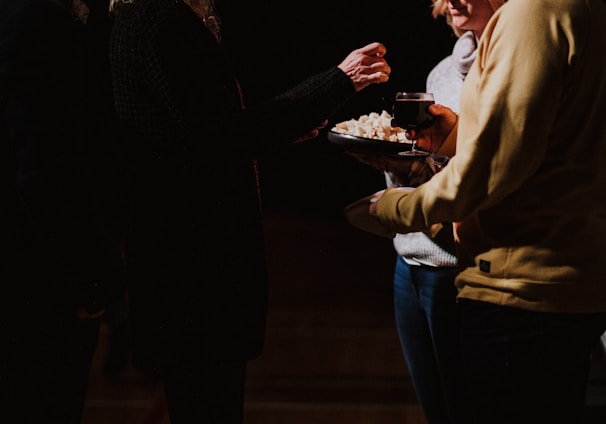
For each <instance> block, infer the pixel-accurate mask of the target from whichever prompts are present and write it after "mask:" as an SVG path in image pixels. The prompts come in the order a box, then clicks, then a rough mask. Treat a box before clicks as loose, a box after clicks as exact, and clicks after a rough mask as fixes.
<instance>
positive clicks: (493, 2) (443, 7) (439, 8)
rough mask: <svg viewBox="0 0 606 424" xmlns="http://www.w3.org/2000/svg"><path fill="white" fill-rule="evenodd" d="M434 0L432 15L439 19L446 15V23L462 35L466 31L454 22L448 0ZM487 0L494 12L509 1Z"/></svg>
mask: <svg viewBox="0 0 606 424" xmlns="http://www.w3.org/2000/svg"><path fill="white" fill-rule="evenodd" d="M431 1H432V3H433V4H432V9H431V15H432V16H433V17H434V18H435V19H438V18H439V17H440V16H444V18H445V19H446V23H447V24H448V25H449V26H450V27H451V28H452V30H453V31H454V33H455V35H456V36H457V37H460V36H461V35H463V32H464V31H461V29H460V28H457V27H456V26H454V25H453V24H452V16H450V12H449V11H448V0H431ZM486 2H487V3H488V4H489V5H490V7H491V8H492V11H493V12H496V11H497V9H498V8H499V7H501V6H503V5H504V4H505V3H507V0H486Z"/></svg>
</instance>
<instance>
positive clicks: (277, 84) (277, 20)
mask: <svg viewBox="0 0 606 424" xmlns="http://www.w3.org/2000/svg"><path fill="white" fill-rule="evenodd" d="M218 1H221V0H218ZM222 5H223V7H224V9H225V10H224V14H225V15H226V18H225V22H224V24H225V25H226V29H227V28H229V30H230V34H232V37H233V38H231V39H230V43H231V44H232V45H233V46H234V47H235V48H236V50H235V51H236V53H237V54H236V57H237V65H238V68H239V72H240V79H241V84H242V86H243V88H244V91H245V93H246V98H247V100H248V101H249V102H254V101H257V100H259V99H262V98H264V97H267V96H270V95H272V94H276V93H278V92H279V91H281V90H284V89H286V88H288V87H290V86H292V85H294V84H296V83H297V82H299V81H301V80H302V79H303V78H305V77H307V76H309V75H311V74H313V73H315V72H318V71H321V70H324V69H326V68H327V67H329V66H333V65H337V64H338V63H340V62H341V60H343V59H344V58H345V56H346V55H347V54H348V53H349V52H350V51H351V50H353V49H355V48H358V47H362V46H363V45H365V44H367V43H370V42H372V41H380V42H382V43H383V44H385V45H386V47H387V55H386V59H387V61H388V62H389V64H390V65H391V67H392V74H391V77H390V81H389V82H387V83H385V84H381V85H376V86H372V87H369V88H367V89H366V90H364V91H363V92H361V93H359V94H358V95H357V96H356V98H355V99H354V100H352V101H351V102H350V103H349V104H348V105H346V106H345V107H344V108H343V109H341V110H340V111H339V112H338V113H337V114H336V115H335V116H333V117H332V119H331V121H330V123H329V127H330V126H332V125H334V123H336V122H338V121H341V120H346V119H350V118H357V117H359V116H360V115H361V114H364V113H369V112H372V111H376V112H380V111H381V110H382V109H385V110H388V111H389V110H391V109H390V107H391V101H392V98H393V96H394V93H395V92H396V91H398V90H409V91H410V90H423V89H424V88H425V78H426V76H427V73H428V72H429V71H430V70H431V68H432V67H433V66H434V65H435V64H436V63H437V62H438V61H439V60H440V59H441V58H443V57H444V56H446V55H447V54H449V52H450V51H451V48H452V45H453V44H454V41H455V38H454V36H453V35H452V32H451V31H450V29H449V28H448V26H447V25H446V24H445V23H444V21H443V19H439V20H434V19H433V18H432V17H431V14H430V5H431V2H430V0H401V1H400V2H398V3H395V4H394V3H392V2H390V3H387V2H381V3H380V2H373V1H372V0H369V1H365V2H355V1H354V2H352V1H351V0H350V1H345V0H322V1H320V0H306V1H297V2H291V1H284V0H262V1H260V2H258V3H254V4H250V3H248V2H246V1H244V0H223V3H222ZM260 172H261V179H262V180H261V181H262V190H263V198H264V202H265V205H266V207H274V206H275V207H296V208H299V209H300V208H308V209H309V212H314V211H317V209H318V208H320V207H321V206H320V205H323V208H324V209H323V211H324V212H326V213H335V214H341V211H342V207H343V205H344V204H346V203H349V202H350V201H353V200H355V199H357V198H359V197H362V196H365V195H367V194H370V193H372V192H374V191H376V190H379V189H382V188H383V187H384V179H383V176H382V175H381V174H380V173H379V172H377V171H373V170H371V169H369V168H367V167H365V166H363V165H360V164H359V163H358V162H356V161H355V160H353V159H351V158H350V157H349V156H346V155H345V154H344V153H343V152H342V151H340V150H338V149H337V148H336V147H334V146H332V145H330V144H329V143H328V141H327V139H326V135H325V133H322V134H321V135H320V137H318V138H317V139H316V140H313V141H311V142H307V143H303V144H298V145H295V146H293V147H292V148H289V149H288V150H286V151H285V152H284V153H282V154H280V155H277V156H276V157H273V158H271V159H266V160H263V161H262V162H261V167H260ZM285 188H287V190H285ZM310 199H313V200H315V201H314V202H313V203H310V201H309V200H310Z"/></svg>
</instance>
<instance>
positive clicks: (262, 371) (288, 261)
mask: <svg viewBox="0 0 606 424" xmlns="http://www.w3.org/2000/svg"><path fill="white" fill-rule="evenodd" d="M267 236H268V237H267V239H268V259H269V268H270V274H271V281H270V310H269V317H268V326H267V339H266V340H267V341H266V347H265V352H264V354H263V356H262V357H261V358H259V359H257V360H255V361H253V362H251V363H250V366H249V372H248V383H247V391H246V404H245V406H246V411H245V424H277V423H280V424H284V423H288V424H309V423H314V424H341V423H343V424H345V423H347V424H422V423H424V422H425V421H424V419H423V416H422V413H421V411H420V408H419V406H418V403H417V401H416V399H415V395H414V392H413V390H412V388H411V384H410V381H409V378H408V374H407V369H406V364H405V362H404V359H403V357H402V354H401V351H400V347H399V342H398V339H397V334H396V330H395V327H394V321H393V310H392V303H391V302H392V294H391V271H392V267H393V261H394V259H395V258H394V253H393V249H392V246H391V242H390V240H388V239H382V238H379V237H377V236H373V235H370V234H366V233H363V232H361V231H359V230H356V229H354V228H353V227H350V226H349V225H348V224H346V223H345V222H344V221H343V220H342V219H341V218H340V217H334V218H326V217H323V218H321V217H318V218H317V219H315V218H310V217H309V216H303V215H297V214H295V213H288V214H283V213H269V214H268V219H267ZM108 348H109V328H108V327H107V326H104V328H103V331H102V336H101V344H100V348H99V350H98V353H97V356H96V360H95V364H94V367H93V370H92V375H91V384H90V389H89V396H88V401H87V404H86V408H85V413H84V419H83V424H108V423H111V424H126V423H128V424H169V420H168V417H167V415H166V409H165V405H164V399H163V395H162V391H161V389H160V387H159V385H158V384H157V382H156V381H153V380H151V379H149V378H147V377H146V376H144V375H142V374H141V373H139V372H137V371H135V370H133V369H132V368H130V367H127V368H125V369H124V370H122V371H120V372H119V373H117V374H114V375H111V376H108V375H106V374H105V373H104V372H103V368H104V364H105V360H106V358H107V353H108ZM605 363H606V362H604V361H603V360H602V359H600V361H596V367H595V370H593V371H592V382H593V383H592V387H591V390H590V393H589V395H588V404H589V406H588V408H590V413H589V415H590V416H589V417H588V420H587V422H586V423H585V424H598V423H600V424H604V423H606V413H605V411H606V377H605V376H606V372H605V371H604V369H603V368H604V364H605Z"/></svg>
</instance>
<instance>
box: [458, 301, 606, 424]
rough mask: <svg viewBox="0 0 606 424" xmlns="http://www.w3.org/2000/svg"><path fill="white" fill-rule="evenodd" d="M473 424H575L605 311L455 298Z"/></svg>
mask: <svg viewBox="0 0 606 424" xmlns="http://www.w3.org/2000/svg"><path fill="white" fill-rule="evenodd" d="M460 306H461V318H462V321H461V322H462V325H461V348H462V354H463V363H464V368H465V374H466V376H467V377H468V383H469V389H470V394H471V399H472V400H473V410H474V414H475V420H474V421H472V422H473V423H475V424H510V423H511V424H513V423H515V424H531V423H532V424H536V423H549V424H581V423H583V413H584V409H585V394H586V389H587V379H588V373H589V365H590V354H591V352H592V351H593V350H594V349H595V348H596V346H597V343H598V341H599V338H600V335H601V334H602V333H603V332H604V331H605V330H606V314H605V313H601V314H563V313H559V314H558V313H546V312H535V311H525V310H521V309H515V308H511V307H507V306H501V305H494V304H490V303H485V302H478V301H469V300H461V301H460Z"/></svg>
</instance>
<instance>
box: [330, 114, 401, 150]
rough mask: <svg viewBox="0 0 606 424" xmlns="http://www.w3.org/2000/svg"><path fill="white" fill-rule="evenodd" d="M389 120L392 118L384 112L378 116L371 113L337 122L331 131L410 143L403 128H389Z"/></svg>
mask: <svg viewBox="0 0 606 424" xmlns="http://www.w3.org/2000/svg"><path fill="white" fill-rule="evenodd" d="M391 119H392V116H391V115H390V114H389V113H388V112H387V111H385V110H384V111H382V112H381V113H380V114H379V113H377V112H371V113H369V114H367V115H362V116H360V117H359V118H358V119H350V120H348V121H343V122H339V123H338V124H336V125H335V126H334V127H333V128H332V131H335V132H338V133H341V134H348V135H353V136H356V137H364V138H371V139H374V140H383V141H392V142H396V143H412V141H410V140H409V139H407V138H406V131H405V130H404V128H400V127H392V126H391Z"/></svg>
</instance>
